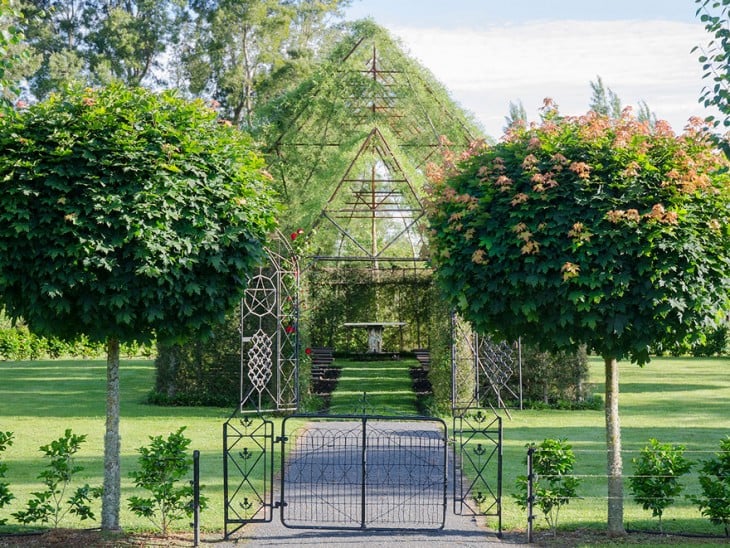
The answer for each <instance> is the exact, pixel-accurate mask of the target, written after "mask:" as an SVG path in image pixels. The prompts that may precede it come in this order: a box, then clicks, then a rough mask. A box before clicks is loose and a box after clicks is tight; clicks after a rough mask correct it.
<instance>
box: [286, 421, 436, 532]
mask: <svg viewBox="0 0 730 548" xmlns="http://www.w3.org/2000/svg"><path fill="white" fill-rule="evenodd" d="M301 418H306V419H307V421H308V422H307V424H306V425H305V426H302V427H299V429H298V430H299V431H298V433H297V435H296V441H294V442H292V443H290V444H289V446H287V442H288V441H289V439H290V438H289V436H287V434H286V432H287V430H288V429H289V426H288V425H289V421H290V420H297V419H301ZM282 429H283V432H284V433H285V434H284V436H283V442H284V443H283V446H282V467H281V470H282V472H281V521H282V523H283V525H284V526H286V527H291V528H298V529H419V530H439V529H442V528H443V527H444V523H445V519H446V488H447V476H446V473H447V472H446V470H447V465H446V463H447V449H448V448H447V433H446V424H445V423H444V422H443V421H442V420H440V419H430V418H414V417H409V418H404V417H392V416H378V415H359V416H357V415H338V416H327V417H322V416H304V417H296V416H295V417H291V418H287V419H285V420H284V425H283V427H282ZM295 429H297V428H296V427H295Z"/></svg>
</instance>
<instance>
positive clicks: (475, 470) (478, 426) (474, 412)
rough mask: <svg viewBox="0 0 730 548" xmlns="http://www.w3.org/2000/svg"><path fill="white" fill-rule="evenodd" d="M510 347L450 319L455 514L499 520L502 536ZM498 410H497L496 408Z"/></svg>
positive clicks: (465, 324)
mask: <svg viewBox="0 0 730 548" xmlns="http://www.w3.org/2000/svg"><path fill="white" fill-rule="evenodd" d="M514 363H515V361H514V360H513V356H512V354H511V351H510V347H509V345H506V344H504V343H501V344H495V343H493V342H492V341H491V339H489V338H488V337H481V336H479V335H478V334H476V333H474V331H473V330H472V329H471V326H470V325H469V324H468V323H466V322H464V321H463V320H461V319H460V318H458V317H456V316H455V315H454V316H453V317H452V364H451V371H452V413H453V417H454V426H453V431H452V435H453V440H454V495H453V496H454V513H455V514H457V515H468V516H479V515H481V516H487V517H494V518H496V519H497V534H498V536H500V537H501V535H502V417H500V416H499V415H498V414H497V412H496V408H503V409H504V408H505V406H504V400H503V397H502V394H503V392H505V391H506V392H508V393H509V394H512V395H514V393H513V392H512V391H511V390H510V389H509V387H507V381H508V380H509V378H510V376H511V375H512V373H513V371H514V368H513V364H514ZM495 404H496V405H495Z"/></svg>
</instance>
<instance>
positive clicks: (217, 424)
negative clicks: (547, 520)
mask: <svg viewBox="0 0 730 548" xmlns="http://www.w3.org/2000/svg"><path fill="white" fill-rule="evenodd" d="M340 363H341V365H343V372H342V377H341V381H340V386H339V389H338V390H337V392H336V393H335V394H334V395H333V400H332V411H331V412H332V413H353V412H359V410H361V409H362V404H361V396H362V392H367V403H368V406H367V410H368V411H369V412H378V413H384V414H403V413H405V414H409V413H414V410H415V405H414V404H415V396H414V395H413V394H412V392H411V391H410V385H409V382H410V379H409V377H408V371H407V367H408V365H409V362H408V361H406V360H404V361H399V362H371V363H368V364H367V367H364V365H363V364H362V363H360V364H358V363H349V365H348V363H347V362H340ZM590 366H591V372H590V380H591V382H592V383H593V386H594V389H595V392H596V393H599V394H602V393H603V365H602V363H601V362H600V360H597V359H593V360H591V364H590ZM105 372H106V364H105V363H104V362H103V361H98V360H81V361H64V360H58V361H38V362H4V363H0V430H2V431H12V432H14V433H15V443H14V445H13V446H11V447H10V448H9V449H8V450H7V451H6V452H5V453H3V454H1V455H0V459H2V460H3V461H4V462H6V463H7V465H8V473H7V477H6V478H5V480H4V481H7V482H9V483H10V488H11V490H12V492H13V493H14V494H15V496H16V497H17V499H16V500H14V501H12V503H11V504H10V505H9V506H7V507H5V508H3V509H0V519H2V518H8V520H9V522H8V525H7V526H5V527H3V528H0V531H3V530H4V531H8V530H14V531H22V530H28V529H30V527H27V526H20V525H18V524H17V523H16V522H15V520H14V519H13V518H12V517H10V513H11V512H15V511H18V510H20V509H22V508H24V507H25V504H26V502H27V500H28V499H29V498H30V496H31V495H30V493H31V492H32V491H35V490H38V489H39V488H40V487H41V484H40V482H39V481H38V480H37V479H36V478H37V475H38V474H39V473H40V472H41V471H42V470H43V466H44V462H43V460H44V459H43V458H42V455H41V453H40V451H39V450H38V448H39V446H40V445H43V444H46V443H49V442H50V441H52V440H54V439H56V438H58V437H60V436H61V435H62V434H63V431H64V430H65V429H66V428H72V429H73V431H74V432H75V433H77V434H87V436H88V438H87V442H86V444H85V445H84V446H83V448H82V450H81V452H80V453H79V462H80V464H81V465H82V466H84V467H85V470H84V471H83V472H82V473H81V475H80V477H79V479H78V481H79V482H81V483H86V482H88V483H90V484H92V485H100V484H101V483H102V475H103V466H102V455H103V434H104V407H105V401H106V393H105ZM153 382H154V366H153V363H152V362H151V361H148V360H125V361H123V363H122V367H121V393H122V401H121V412H122V418H121V433H122V474H123V483H122V499H123V508H122V515H121V523H122V525H123V527H124V528H125V529H128V530H145V529H149V528H150V524H149V522H147V521H146V520H144V519H143V518H138V517H137V516H134V515H133V514H132V513H131V512H129V511H128V510H127V508H126V499H127V497H129V496H130V495H131V494H133V493H135V492H136V491H135V489H134V486H133V484H132V482H131V480H130V479H129V478H128V476H127V474H128V473H129V471H131V470H133V469H134V468H135V467H136V460H137V452H136V449H137V448H138V447H140V446H142V445H146V444H147V443H148V442H149V436H155V435H163V436H167V434H169V433H170V432H174V431H175V430H177V428H179V427H180V426H186V427H187V429H186V435H187V436H188V437H189V438H190V439H191V440H192V444H191V449H198V450H200V451H201V481H202V483H203V484H204V493H205V494H206V495H207V496H208V497H209V499H210V507H209V509H208V510H206V511H205V512H203V514H202V519H201V521H202V527H203V529H204V530H207V531H221V530H222V528H223V476H222V463H223V457H222V425H223V423H224V422H225V420H226V419H227V418H228V416H229V413H230V411H229V410H226V409H218V408H190V407H173V408H169V407H155V406H150V405H147V404H145V403H144V399H145V397H146V395H147V393H148V392H149V390H150V389H151V388H152V385H153ZM231 382H238V381H237V379H231ZM621 390H622V395H621V418H622V431H623V444H624V468H625V473H626V474H627V475H629V474H630V473H631V469H632V466H631V458H632V457H634V456H636V455H637V454H638V452H639V451H640V450H641V449H642V448H643V447H644V445H645V444H646V443H647V441H648V439H649V438H650V437H655V438H657V439H659V441H661V442H665V443H677V444H684V445H686V446H687V452H686V455H687V456H688V457H690V458H692V459H693V460H701V459H704V458H707V457H709V456H710V454H711V453H714V452H715V451H717V449H718V444H719V441H720V439H721V438H722V437H723V436H725V435H729V434H730V359H727V358H721V359H720V358H719V359H693V358H681V359H678V358H671V359H670V358H656V359H654V360H652V362H651V363H650V364H649V365H647V366H645V367H643V368H639V367H638V366H636V365H631V364H628V363H626V364H622V365H621ZM275 422H276V426H275V428H276V432H277V433H278V432H280V420H279V419H276V420H275ZM503 424H504V479H503V491H504V492H503V495H504V496H503V526H504V528H505V529H506V530H521V529H524V528H525V514H524V512H523V511H521V510H519V509H518V508H517V506H516V505H515V503H514V502H513V500H512V497H511V493H512V492H513V491H514V481H515V478H516V477H517V475H519V474H523V473H524V464H523V462H524V457H525V444H526V443H528V442H532V441H534V442H539V441H541V440H542V439H544V438H547V437H559V438H565V439H567V440H568V441H569V442H570V443H571V444H572V445H573V448H574V450H575V453H576V457H577V465H576V470H575V472H576V474H578V475H580V476H581V477H582V479H583V483H582V486H581V488H580V496H581V498H580V499H578V500H573V501H571V502H570V504H568V505H567V506H566V507H565V508H564V510H562V511H561V518H560V523H561V529H562V532H563V533H564V534H568V532H570V531H576V530H584V529H594V530H596V531H600V530H604V529H605V523H606V500H605V495H606V486H605V468H606V458H605V427H604V416H603V412H601V411H529V410H526V411H513V412H512V418H511V419H510V418H508V417H506V416H504V423H503ZM277 461H278V459H277ZM685 483H687V485H688V489H689V490H690V491H696V490H697V476H696V469H695V470H693V472H692V473H691V474H690V476H689V477H688V478H687V480H686V482H685ZM624 496H625V515H626V526H627V527H628V528H629V529H646V530H649V529H652V530H656V529H657V528H658V524H657V522H656V520H652V519H651V516H650V512H648V511H644V510H642V509H641V508H640V507H639V506H638V505H636V504H635V503H634V502H633V501H632V500H631V497H630V493H629V491H628V487H626V489H625V494H624ZM96 511H97V516H98V515H99V513H100V511H99V508H98V505H97V508H96ZM543 524H544V521H542V520H541V519H540V520H538V522H537V527H538V528H540V527H543V526H544V525H543ZM63 525H64V526H71V527H94V526H98V523H90V522H79V521H75V520H74V519H70V518H69V517H67V518H66V520H65V521H64V523H63ZM492 525H494V524H492ZM664 526H665V530H667V531H669V532H683V533H687V532H689V533H697V534H712V535H717V536H721V535H722V529H721V528H720V527H717V526H713V525H711V524H710V523H709V521H708V520H707V519H705V518H703V517H701V516H700V515H699V511H698V510H697V509H696V508H695V507H694V506H692V505H691V504H689V503H687V501H686V500H684V498H681V499H679V500H678V501H677V504H676V505H675V506H672V507H670V508H668V509H667V510H666V512H665V516H664ZM180 527H183V528H187V523H186V522H180Z"/></svg>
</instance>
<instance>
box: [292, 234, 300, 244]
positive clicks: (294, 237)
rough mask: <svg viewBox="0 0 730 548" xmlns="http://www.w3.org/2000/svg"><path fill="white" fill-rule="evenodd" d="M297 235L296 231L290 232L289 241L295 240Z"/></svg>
mask: <svg viewBox="0 0 730 548" xmlns="http://www.w3.org/2000/svg"><path fill="white" fill-rule="evenodd" d="M297 236H299V234H297V233H296V232H292V233H291V241H292V242H293V241H294V240H296V239H297Z"/></svg>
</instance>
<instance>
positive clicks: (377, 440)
mask: <svg viewBox="0 0 730 548" xmlns="http://www.w3.org/2000/svg"><path fill="white" fill-rule="evenodd" d="M365 428H366V430H367V451H365V452H363V446H362V440H363V435H362V434H363V430H362V429H363V426H362V423H361V421H359V420H354V421H347V422H345V421H342V420H337V419H336V418H331V419H330V418H322V419H317V420H313V421H312V422H310V423H308V424H307V425H306V426H305V427H304V428H303V429H302V430H301V431H299V432H298V433H296V439H297V442H296V444H295V446H294V447H292V448H288V449H287V451H288V454H287V463H288V464H287V470H286V474H287V475H286V482H285V492H284V501H285V503H286V505H287V506H286V507H285V508H284V512H283V521H284V523H286V525H288V526H289V527H286V526H284V524H283V523H282V513H281V512H280V511H279V510H277V511H275V512H274V519H273V521H272V522H271V523H263V524H250V525H247V526H245V527H244V528H243V529H241V530H239V531H238V532H237V533H236V534H235V535H234V537H233V538H232V539H230V540H229V541H226V542H223V543H221V542H217V543H216V545H217V546H224V545H226V546H227V545H231V546H235V545H241V544H246V545H249V546H313V545H322V546H344V547H361V546H362V547H366V546H367V547H373V546H378V547H380V546H399V547H406V548H410V547H413V548H415V547H420V546H424V545H428V546H429V547H431V546H433V547H439V546H443V547H447V546H448V547H472V546H502V545H504V544H509V545H517V544H519V543H520V542H524V539H522V538H510V537H505V538H503V539H499V538H497V535H496V532H494V531H490V530H489V529H488V528H487V527H486V524H485V523H484V520H483V518H479V519H475V518H473V517H471V516H470V517H464V516H457V515H454V513H453V492H452V488H451V485H450V482H451V480H452V478H451V477H450V476H451V471H452V470H453V468H452V463H451V459H452V452H451V450H450V448H449V449H448V450H447V446H446V431H445V428H446V427H445V425H443V424H442V423H440V422H439V421H405V420H385V419H382V420H380V419H374V418H368V420H367V422H366V426H365ZM363 454H365V455H366V461H367V474H366V476H367V479H366V481H365V483H363V473H362V460H363ZM444 464H446V465H447V467H448V471H449V473H448V474H446V476H445V477H444ZM445 481H446V482H447V483H448V485H445ZM276 484H277V489H278V486H279V482H276ZM363 485H366V487H363ZM363 495H364V500H365V501H366V503H365V509H364V510H363V505H362V500H363ZM277 498H278V493H277ZM363 525H364V527H363ZM293 526H309V527H312V526H316V527H327V529H311V528H310V529H294V528H290V527H293ZM442 527H443V528H442ZM384 528H392V529H391V530H383V529H384ZM525 546H526V545H525Z"/></svg>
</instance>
